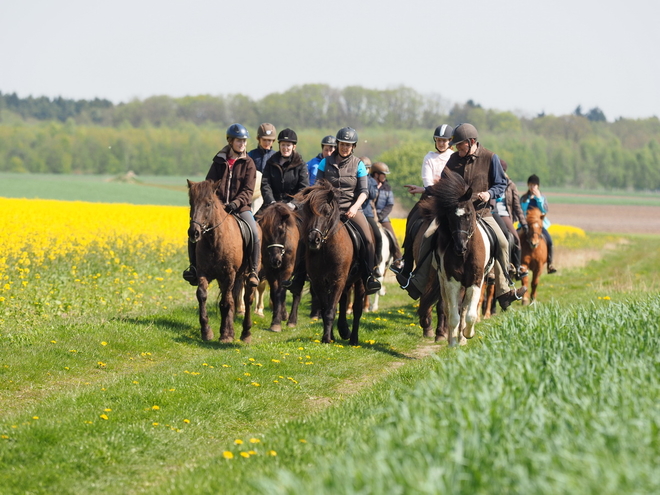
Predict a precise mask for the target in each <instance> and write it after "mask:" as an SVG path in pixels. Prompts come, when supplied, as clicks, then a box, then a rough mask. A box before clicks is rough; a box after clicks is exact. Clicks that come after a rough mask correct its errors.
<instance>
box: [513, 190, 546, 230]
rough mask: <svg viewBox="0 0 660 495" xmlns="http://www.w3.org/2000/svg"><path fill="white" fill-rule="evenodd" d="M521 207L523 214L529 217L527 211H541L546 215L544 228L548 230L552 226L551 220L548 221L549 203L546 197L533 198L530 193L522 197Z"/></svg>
mask: <svg viewBox="0 0 660 495" xmlns="http://www.w3.org/2000/svg"><path fill="white" fill-rule="evenodd" d="M520 207H521V208H522V211H523V214H524V215H525V216H527V210H528V209H529V208H538V209H539V210H541V213H543V214H544V215H545V217H543V227H545V228H546V229H547V228H548V227H550V225H552V224H551V223H550V220H548V216H547V213H548V202H547V200H546V199H545V196H538V197H537V196H532V195H531V194H530V193H529V191H527V192H526V193H525V194H523V195H522V196H520Z"/></svg>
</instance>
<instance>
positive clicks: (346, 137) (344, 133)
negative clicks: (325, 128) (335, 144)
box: [337, 127, 358, 144]
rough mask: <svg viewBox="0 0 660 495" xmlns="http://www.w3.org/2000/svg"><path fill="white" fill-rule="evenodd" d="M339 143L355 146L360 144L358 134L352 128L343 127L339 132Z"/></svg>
mask: <svg viewBox="0 0 660 495" xmlns="http://www.w3.org/2000/svg"><path fill="white" fill-rule="evenodd" d="M337 141H341V142H342V143H351V144H355V143H357V142H358V134H357V131H356V130H355V129H353V128H352V127H343V128H341V129H339V131H338V132H337Z"/></svg>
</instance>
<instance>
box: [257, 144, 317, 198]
mask: <svg viewBox="0 0 660 495" xmlns="http://www.w3.org/2000/svg"><path fill="white" fill-rule="evenodd" d="M281 158H282V154H281V153H280V152H279V151H278V152H277V153H275V154H274V155H273V156H272V157H270V159H269V160H268V162H266V166H265V167H264V170H263V176H262V177H261V195H262V196H263V198H264V207H265V206H268V205H270V204H271V203H275V202H277V201H283V202H285V203H288V202H289V201H291V198H292V197H293V196H294V195H295V194H298V193H299V192H300V191H302V190H303V189H305V188H306V187H308V186H309V174H308V172H307V163H305V160H303V158H302V156H300V153H298V152H297V151H294V152H293V154H292V155H291V157H290V159H289V160H287V161H286V162H284V164H282V165H280V159H281Z"/></svg>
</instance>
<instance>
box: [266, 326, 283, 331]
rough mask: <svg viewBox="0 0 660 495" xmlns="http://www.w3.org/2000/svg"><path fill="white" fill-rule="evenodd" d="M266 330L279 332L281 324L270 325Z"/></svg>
mask: <svg viewBox="0 0 660 495" xmlns="http://www.w3.org/2000/svg"><path fill="white" fill-rule="evenodd" d="M268 330H270V331H271V332H276V333H279V332H281V331H282V325H271V326H270V328H269V329H268Z"/></svg>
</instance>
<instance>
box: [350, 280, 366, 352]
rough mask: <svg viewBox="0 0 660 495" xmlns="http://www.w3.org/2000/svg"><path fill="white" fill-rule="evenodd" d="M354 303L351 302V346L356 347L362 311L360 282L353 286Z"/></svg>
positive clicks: (362, 300)
mask: <svg viewBox="0 0 660 495" xmlns="http://www.w3.org/2000/svg"><path fill="white" fill-rule="evenodd" d="M353 290H354V291H355V301H354V302H353V330H352V331H351V341H350V344H351V345H358V341H359V340H358V334H359V331H360V318H361V317H362V311H363V310H364V293H365V289H364V284H363V282H362V281H361V280H360V281H359V282H357V283H356V284H355V286H354V289H353Z"/></svg>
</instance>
